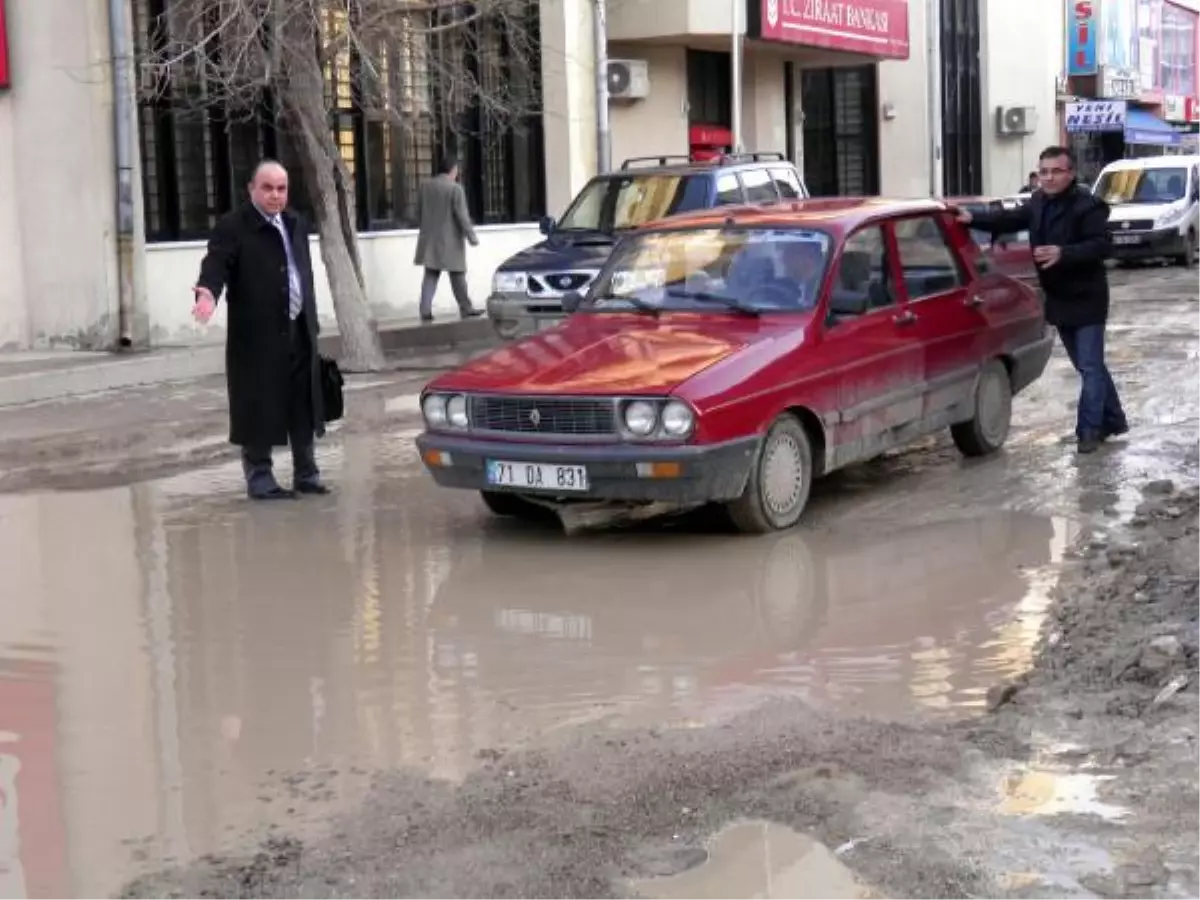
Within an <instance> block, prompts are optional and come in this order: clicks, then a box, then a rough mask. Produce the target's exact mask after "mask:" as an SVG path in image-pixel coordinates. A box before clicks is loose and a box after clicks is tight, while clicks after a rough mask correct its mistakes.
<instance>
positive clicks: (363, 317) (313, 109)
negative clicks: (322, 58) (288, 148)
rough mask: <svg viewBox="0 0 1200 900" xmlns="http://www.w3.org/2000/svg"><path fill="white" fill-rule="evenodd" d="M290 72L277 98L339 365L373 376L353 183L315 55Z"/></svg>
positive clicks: (377, 361) (378, 354)
mask: <svg viewBox="0 0 1200 900" xmlns="http://www.w3.org/2000/svg"><path fill="white" fill-rule="evenodd" d="M290 74H291V78H290V79H289V81H288V84H287V86H286V87H285V88H284V90H283V92H282V96H281V100H282V101H283V108H284V112H285V114H286V115H287V116H288V118H289V119H290V120H291V122H292V124H293V125H294V126H295V127H296V129H297V131H298V132H299V137H300V148H299V149H300V153H301V157H302V164H303V166H304V169H305V175H306V183H307V185H308V186H309V189H310V192H311V199H312V204H313V216H314V218H315V220H316V221H315V224H316V226H317V235H318V237H319V238H320V242H321V259H322V261H323V262H324V263H325V272H326V274H327V275H328V276H329V290H330V293H331V294H332V295H333V308H334V312H335V313H336V315H337V323H338V331H339V332H340V333H341V336H342V353H341V357H340V359H339V362H340V363H341V365H342V368H344V369H345V370H346V371H349V372H377V371H379V370H381V369H383V368H384V357H383V349H382V347H381V345H380V342H379V333H378V331H377V329H376V323H375V319H374V316H372V315H371V307H370V304H369V303H368V302H367V292H366V286H365V284H364V282H363V275H362V264H361V262H360V260H359V257H358V241H357V237H356V232H355V227H354V224H355V210H354V184H353V182H352V180H351V178H350V173H349V172H348V171H347V169H346V166H345V163H344V162H343V161H342V158H341V155H340V153H339V152H338V147H337V144H336V142H335V141H334V137H333V132H332V130H331V129H330V127H329V120H328V114H327V112H326V109H325V98H324V85H323V82H322V77H321V69H320V66H319V64H318V62H317V58H316V53H315V52H314V53H313V56H312V59H311V60H309V59H304V60H297V61H296V64H295V65H293V67H292V69H291V73H290Z"/></svg>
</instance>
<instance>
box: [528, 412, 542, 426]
mask: <svg viewBox="0 0 1200 900" xmlns="http://www.w3.org/2000/svg"><path fill="white" fill-rule="evenodd" d="M529 424H530V425H532V426H533V427H534V428H537V427H538V426H539V425H541V424H542V414H541V413H540V412H538V411H537V409H536V408H534V409H531V410H530V411H529Z"/></svg>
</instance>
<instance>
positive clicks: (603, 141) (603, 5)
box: [592, 0, 612, 172]
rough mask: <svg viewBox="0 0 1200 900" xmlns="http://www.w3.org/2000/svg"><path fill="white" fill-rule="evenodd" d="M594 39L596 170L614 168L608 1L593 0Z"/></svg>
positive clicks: (604, 170) (602, 170)
mask: <svg viewBox="0 0 1200 900" xmlns="http://www.w3.org/2000/svg"><path fill="white" fill-rule="evenodd" d="M592 39H593V45H594V55H595V57H596V170H597V171H598V172H607V171H608V170H609V169H611V168H612V127H611V126H610V124H609V119H608V3H607V0H592Z"/></svg>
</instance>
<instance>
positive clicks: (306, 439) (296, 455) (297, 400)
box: [242, 313, 321, 492]
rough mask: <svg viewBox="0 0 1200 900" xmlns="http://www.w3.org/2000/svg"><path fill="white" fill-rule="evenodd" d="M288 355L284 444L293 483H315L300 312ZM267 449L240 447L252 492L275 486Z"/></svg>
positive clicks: (308, 350)
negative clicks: (290, 450) (285, 436)
mask: <svg viewBox="0 0 1200 900" xmlns="http://www.w3.org/2000/svg"><path fill="white" fill-rule="evenodd" d="M290 331H291V343H292V347H291V354H290V359H289V361H288V397H287V403H288V444H289V445H290V446H291V449H292V467H293V469H294V474H293V476H292V477H293V481H294V482H295V483H296V484H305V483H309V484H316V483H317V482H318V481H319V480H320V477H321V472H320V470H319V469H318V468H317V460H316V455H315V453H314V449H313V443H314V436H315V433H316V425H315V423H314V422H313V397H312V368H311V367H312V342H311V341H310V340H309V337H308V325H307V323H306V322H305V319H304V313H301V314H300V316H299V317H298V318H296V319H293V320H292V322H291V326H290ZM271 457H272V453H271V448H270V447H269V446H268V447H243V448H242V469H243V470H244V471H245V473H246V484H247V486H248V487H249V489H250V490H251V491H252V492H253V491H256V490H266V489H270V488H272V487H274V486H275V485H276V481H275V474H274V463H273V460H272V458H271Z"/></svg>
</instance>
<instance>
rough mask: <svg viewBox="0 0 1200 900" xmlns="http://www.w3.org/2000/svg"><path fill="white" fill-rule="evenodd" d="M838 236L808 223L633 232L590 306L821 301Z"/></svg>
mask: <svg viewBox="0 0 1200 900" xmlns="http://www.w3.org/2000/svg"><path fill="white" fill-rule="evenodd" d="M832 245H833V244H832V240H831V239H830V237H829V235H828V234H826V233H825V232H823V231H815V230H812V229H803V228H737V227H728V226H727V227H724V228H703V229H689V230H686V231H660V232H650V233H647V234H642V235H636V234H635V235H631V236H629V237H627V238H626V239H625V240H624V241H622V242H621V243H620V244H619V245H618V246H617V249H616V250H615V251H614V253H613V256H612V258H611V260H610V262H609V265H608V267H607V268H606V270H605V273H604V274H603V275H602V276H601V277H600V279H599V280H598V281H597V283H596V284H595V286H594V288H593V290H592V291H591V293H590V297H591V302H590V304H589V306H590V309H592V310H595V311H612V310H622V311H624V310H630V309H635V310H640V311H655V312H656V311H659V310H696V309H708V310H712V309H714V308H716V309H725V310H728V311H730V312H733V313H746V314H751V315H758V314H760V313H764V312H801V311H805V310H810V309H812V308H814V307H815V306H816V304H817V298H818V292H819V291H820V286H821V279H822V278H823V277H824V275H825V267H826V265H827V263H828V261H829V257H830V254H831V248H832Z"/></svg>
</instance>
